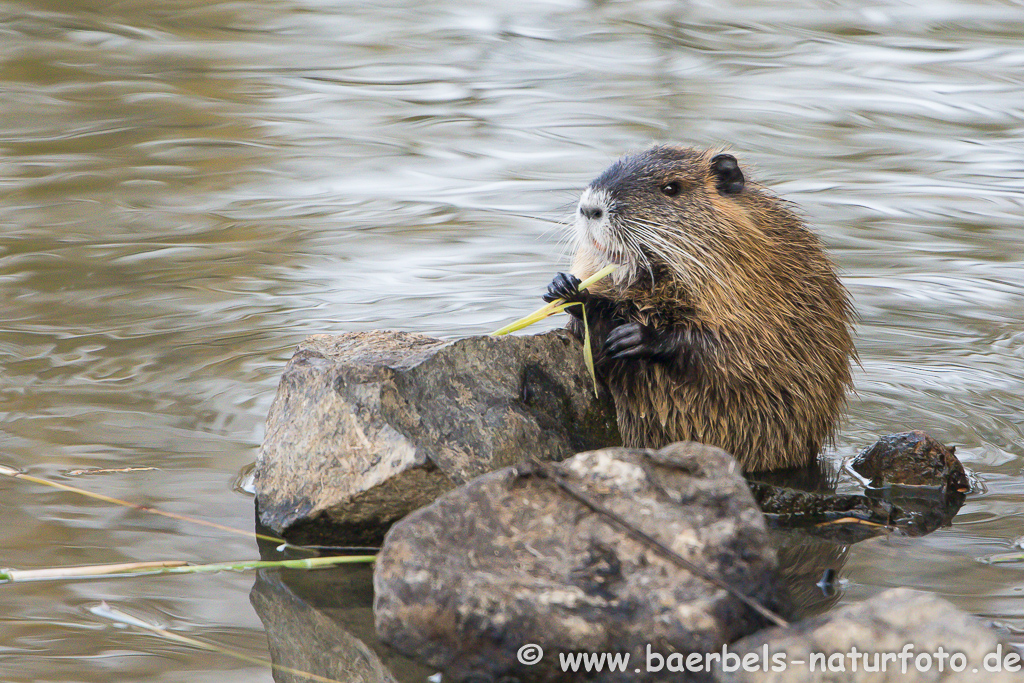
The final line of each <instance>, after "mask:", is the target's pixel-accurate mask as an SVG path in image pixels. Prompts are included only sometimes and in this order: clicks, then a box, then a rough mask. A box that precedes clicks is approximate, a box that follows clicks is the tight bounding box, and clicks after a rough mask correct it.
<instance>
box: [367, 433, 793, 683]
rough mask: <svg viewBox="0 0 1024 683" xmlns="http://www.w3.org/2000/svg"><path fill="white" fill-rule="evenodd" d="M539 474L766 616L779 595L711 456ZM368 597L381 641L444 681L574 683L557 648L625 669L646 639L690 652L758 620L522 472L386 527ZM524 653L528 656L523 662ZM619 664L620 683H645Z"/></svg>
mask: <svg viewBox="0 0 1024 683" xmlns="http://www.w3.org/2000/svg"><path fill="white" fill-rule="evenodd" d="M552 468H553V469H556V470H557V471H558V472H561V473H564V476H565V477H566V479H565V481H567V482H570V483H571V484H572V486H574V487H576V488H577V489H578V490H580V491H581V492H583V493H584V494H585V495H586V496H588V497H589V498H591V499H592V500H594V501H596V502H598V503H599V504H600V505H602V506H604V507H606V508H608V509H610V510H611V511H612V512H613V513H615V514H616V515H618V516H620V517H622V518H624V519H625V520H626V521H628V522H629V523H630V524H631V525H633V526H635V527H637V528H639V529H640V530H642V531H644V532H645V533H647V534H648V535H650V536H652V537H654V538H655V539H657V540H659V541H660V542H661V543H663V544H665V545H667V546H669V547H670V548H671V549H672V550H674V551H675V552H676V553H678V554H679V555H681V556H682V557H684V558H686V559H687V560H689V561H690V562H692V563H693V564H695V565H696V566H698V567H700V568H702V569H704V570H706V571H707V572H708V573H709V574H710V575H712V576H715V577H718V578H719V579H721V580H724V581H725V582H727V583H728V584H730V585H731V586H734V587H736V588H738V589H739V590H741V591H742V592H743V593H745V594H746V595H748V596H750V597H752V598H754V599H755V600H758V601H760V602H761V603H762V604H767V605H768V606H769V607H771V605H772V604H775V603H776V602H778V601H779V596H778V595H777V581H776V558H775V553H774V551H773V550H772V548H771V544H770V542H769V538H768V534H767V530H766V528H765V525H764V520H763V518H762V516H761V513H760V511H759V510H758V509H757V506H756V505H755V503H754V500H753V498H752V496H751V494H750V492H749V490H748V489H747V485H746V482H745V480H744V479H743V477H742V476H741V474H740V470H739V466H738V464H737V462H736V461H735V460H734V459H733V458H732V456H730V455H728V454H727V453H725V452H724V451H722V450H720V449H718V448H713V447H710V446H704V445H700V444H694V443H678V444H672V445H670V446H668V447H666V448H663V449H662V450H660V451H652V450H645V449H624V448H608V449H603V450H599V451H591V452H585V453H580V454H578V455H576V456H574V457H572V458H571V459H569V460H567V461H565V462H564V463H561V464H560V465H557V466H552ZM374 588H375V594H376V597H375V601H374V615H375V618H376V624H377V631H378V633H379V634H380V636H381V638H382V639H383V640H384V641H385V642H388V643H390V644H391V645H393V646H394V647H396V648H397V649H398V650H400V651H402V652H404V653H407V654H410V655H413V656H416V657H418V658H420V659H421V660H423V661H425V662H427V663H429V664H431V665H434V666H437V667H439V668H441V669H443V670H444V671H445V680H446V681H459V680H469V679H472V680H492V679H493V680H497V679H500V678H501V677H502V676H525V677H528V679H529V680H531V681H533V680H576V679H577V678H578V676H577V675H576V674H571V673H570V674H565V673H563V672H562V671H561V669H560V668H559V654H560V653H561V654H567V653H576V652H592V653H598V652H618V653H626V652H628V653H630V655H631V661H634V662H641V661H642V659H643V657H644V656H645V648H646V646H647V645H648V644H650V645H651V646H652V647H654V648H656V649H659V648H660V649H661V651H663V652H664V651H676V652H683V653H690V652H706V651H710V650H715V649H720V648H721V647H722V645H723V644H725V643H728V642H732V641H733V640H735V639H737V638H739V637H741V636H743V635H745V634H748V633H751V632H753V631H755V630H756V629H758V628H760V627H762V626H763V625H764V619H763V618H762V617H761V616H759V615H758V614H757V613H755V612H754V611H753V610H752V609H751V608H750V607H748V606H746V605H744V604H743V603H742V602H740V601H739V600H738V599H737V598H736V597H734V596H733V595H731V594H730V593H728V592H727V591H725V590H723V589H720V588H718V587H716V586H714V585H713V584H711V583H709V582H708V581H706V580H705V579H702V578H699V577H698V576H696V575H694V574H693V573H691V572H690V571H687V570H686V569H683V568H681V567H680V566H678V565H677V564H675V563H673V562H671V561H669V560H667V559H665V558H664V557H663V556H662V555H660V554H658V553H657V552H656V551H654V550H653V548H652V547H651V546H650V545H648V544H646V543H643V542H641V541H639V540H635V539H634V538H632V537H630V536H628V535H627V534H626V533H625V532H624V531H623V529H622V528H621V527H619V526H617V525H616V524H614V523H613V522H611V521H610V520H609V519H608V518H607V517H606V516H604V515H601V514H598V513H596V512H595V511H593V510H592V509H590V508H588V507H585V506H584V505H583V504H581V503H580V502H577V501H576V500H575V499H573V498H571V497H570V496H568V495H567V494H566V493H565V492H564V491H562V490H561V489H559V488H558V487H557V486H556V485H555V484H554V483H553V482H552V481H550V480H548V479H546V478H542V477H537V476H533V475H531V474H530V468H522V469H519V468H509V469H505V470H502V471H499V472H494V473H491V474H487V475H484V476H482V477H479V478H477V479H475V480H473V481H472V482H470V483H469V484H467V485H465V486H463V487H461V488H459V489H457V490H455V491H452V492H450V493H448V494H446V495H444V496H442V497H441V498H440V499H439V500H437V501H436V502H435V503H434V504H432V505H430V506H429V507H426V508H424V509H422V510H419V511H417V512H415V513H412V514H410V515H409V516H408V517H406V518H405V519H403V520H402V521H401V522H399V523H398V524H396V525H395V526H394V527H392V529H391V531H390V532H389V533H388V536H387V538H386V539H385V542H384V547H383V549H382V550H381V552H380V555H379V556H378V560H377V563H376V567H375V571H374ZM527 645H534V646H538V647H539V649H534V650H530V649H527V651H526V655H525V657H524V656H522V653H521V651H520V648H523V647H524V646H527ZM541 650H542V651H543V657H542V658H541V659H540V660H539V661H537V662H536V663H533V664H532V665H530V664H528V663H524V659H526V660H527V661H531V660H530V657H531V656H536V654H537V653H538V652H540V651H541ZM517 655H520V656H517ZM637 666H641V667H642V664H638V665H637ZM633 669H634V667H633V666H632V665H631V666H630V667H629V672H628V674H626V675H625V677H626V678H627V679H629V680H645V678H646V674H643V673H636V672H634V670H633ZM603 676H604V678H603V679H604V680H615V679H616V675H614V674H609V673H608V672H607V671H606V672H605V674H603ZM618 676H620V677H621V676H623V674H618ZM598 678H599V679H600V678H601V677H600V676H599V677H598Z"/></svg>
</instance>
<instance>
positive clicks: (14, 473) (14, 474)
mask: <svg viewBox="0 0 1024 683" xmlns="http://www.w3.org/2000/svg"><path fill="white" fill-rule="evenodd" d="M0 475H3V476H5V477H11V478H12V479H23V480H24V481H30V482H32V483H33V484H41V485H43V486H50V487H52V488H55V489H60V490H62V491H69V492H71V493H77V494H78V495H80V496H87V497H89V498H93V499H95V500H101V501H103V502H105V503H112V504H114V505H120V506H122V507H127V508H132V509H133V510H139V511H140V512H148V513H150V514H153V515H160V516H162V517H170V518H171V519H176V520H178V521H181V522H191V523H192V524H201V525H203V526H207V527H211V528H213V529H218V530H220V531H226V532H228V533H232V534H238V535H240V536H245V537H246V538H252V537H253V536H255V537H256V538H258V539H260V540H263V541H269V542H271V543H287V541H285V540H284V539H282V538H277V537H276V536H267V535H265V534H257V533H255V532H253V531H245V530H243V529H236V528H234V527H230V526H225V525H223V524H218V523H217V522H210V521H208V520H205V519H196V518H195V517H188V516H186V515H179V514H176V513H174V512H167V511H166V510H158V509H157V508H152V507H148V506H146V505H139V504H138V503H130V502H128V501H126V500H121V499H120V498H112V497H111V496H105V495H103V494H102V493H94V492H92V491H86V490H85V489H80V488H78V487H77V486H69V485H67V484H61V483H60V482H56V481H50V480H49V479H43V478H41V477H33V476H32V475H30V474H25V473H24V472H19V471H18V470H16V469H14V468H13V467H8V466H7V465H0Z"/></svg>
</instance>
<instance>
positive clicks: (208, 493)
mask: <svg viewBox="0 0 1024 683" xmlns="http://www.w3.org/2000/svg"><path fill="white" fill-rule="evenodd" d="M1022 33H1024V9H1022V8H1021V6H1020V5H1019V4H1017V3H1013V2H1009V1H1007V2H998V1H996V0H993V1H991V2H979V3H974V4H972V3H959V2H952V1H940V2H938V3H936V2H931V3H926V4H925V3H896V2H891V3H888V2H881V3H876V4H874V5H872V6H871V7H868V8H865V7H861V4H860V3H854V2H841V3H838V4H837V3H830V4H829V5H828V7H823V6H818V4H817V3H814V2H799V1H796V0H794V1H792V2H785V3H772V4H771V5H770V6H765V5H763V4H761V3H747V2H742V1H740V0H737V1H735V2H732V3H727V6H723V3H704V2H694V3H687V4H682V3H677V2H662V1H661V0H641V1H639V2H628V3H627V2H593V3H588V2H584V1H582V0H581V1H569V2H554V1H552V2H540V1H532V0H531V1H528V2H525V3H512V4H509V3H498V2H486V1H485V2H480V3H476V4H472V5H466V4H464V3H453V2H449V3H444V2H432V3H427V4H426V5H423V4H421V3H408V4H407V6H402V4H400V3H391V4H390V5H383V6H373V5H367V4H365V3H354V2H352V3H349V2H342V1H338V2H302V1H301V0H293V1H288V0H285V1H283V2H272V3H251V2H244V1H242V2H232V3H198V2H194V1H192V0H175V1H174V2H163V3H155V4H154V3H144V2H136V1H132V2H122V3H116V4H114V5H111V4H110V3H100V2H95V1H84V0H80V1H74V0H72V1H70V2H68V1H65V2H59V3H58V2H49V1H46V0H35V1H32V0H24V1H21V2H7V3H3V4H0V87H2V90H3V94H4V96H3V97H2V98H0V122H2V123H0V197H2V201H0V300H2V301H3V310H4V315H3V316H0V359H2V368H3V382H2V384H0V398H2V404H0V405H2V406H3V417H2V431H0V462H4V463H6V464H11V465H14V466H18V467H22V468H26V469H29V470H31V471H32V472H33V473H34V474H37V475H42V476H49V477H53V478H57V479H60V480H70V479H72V478H71V477H67V476H66V474H65V473H66V472H67V471H69V470H73V469H79V468H87V467H124V466H152V467H157V468H159V469H158V470H156V471H140V472H131V473H123V474H111V475H103V476H93V477H89V478H88V479H87V481H82V480H81V479H75V481H74V482H73V483H76V484H81V485H85V486H88V487H90V488H92V489H94V490H97V491H101V492H103V493H107V494H109V495H115V496H120V497H129V498H131V499H133V500H137V501H140V502H145V503H147V504H155V505H160V506H162V507H164V508H166V509H169V510H173V511H177V512H183V513H187V514H196V515H201V516H204V517H209V518H214V519H219V520H221V521H227V522H228V523H231V524H233V525H235V526H239V527H243V528H250V527H251V524H252V515H253V512H252V503H251V500H249V499H248V498H247V497H245V496H244V495H242V494H240V493H238V492H235V491H234V490H233V488H232V486H233V482H234V480H235V477H236V475H237V473H238V471H239V470H241V469H242V468H243V467H245V466H246V465H247V464H248V463H250V462H251V461H252V459H253V457H254V447H255V446H256V445H257V444H258V443H259V441H260V438H261V433H262V422H263V419H264V417H265V414H266V410H267V407H268V405H269V402H270V399H271V398H272V394H273V391H274V387H275V384H276V380H277V376H278V374H279V372H280V370H281V368H282V366H283V363H284V361H285V360H286V358H287V357H288V355H289V351H290V348H291V347H292V346H293V345H294V344H295V343H296V342H297V341H298V340H299V339H301V338H302V337H303V336H304V335H306V334H308V333H312V332H336V331H341V330H352V329H368V328H378V327H387V328H401V329H406V330H413V331H422V332H429V333H433V334H439V335H443V336H449V337H453V336H459V335H464V334H471V333H481V332H485V331H487V330H490V329H493V328H494V327H495V326H496V323H498V322H499V321H507V320H509V319H513V318H515V317H518V316H519V315H520V314H522V313H524V312H526V311H528V310H532V309H533V308H534V307H535V305H536V303H537V296H538V294H539V293H540V291H541V289H542V287H543V286H544V285H545V284H546V283H547V282H548V281H549V279H550V275H551V273H552V272H554V271H555V270H556V269H557V268H558V267H559V266H560V265H561V264H562V263H564V259H563V258H561V247H560V246H559V243H558V237H559V235H560V232H561V230H562V229H561V228H560V226H559V225H558V221H560V220H562V219H564V218H565V216H566V215H567V212H568V209H569V207H571V205H572V202H573V199H574V194H575V192H577V191H578V189H579V188H580V187H581V186H582V185H583V184H584V183H585V182H586V181H587V180H589V179H590V177H592V176H593V175H595V174H596V173H597V172H598V171H599V170H600V169H603V168H604V167H605V166H606V165H607V164H608V162H609V161H610V160H611V159H613V158H615V157H617V156H618V155H619V154H621V153H622V152H624V151H626V150H628V149H633V148H637V147H641V146H644V145H646V144H648V143H649V142H651V141H664V140H675V141H689V142H694V143H697V144H702V145H714V144H728V145H730V146H731V148H732V150H733V152H734V153H735V154H736V155H737V156H739V157H741V158H743V159H744V160H747V161H749V162H751V163H753V164H754V166H755V168H756V169H757V172H756V175H757V176H758V177H759V178H760V179H762V180H764V181H765V182H767V183H768V184H770V185H772V186H773V187H775V188H776V189H777V190H778V191H779V192H781V193H783V194H784V195H785V196H786V197H787V198H789V199H792V200H794V201H796V202H798V203H799V204H800V205H801V207H802V209H803V211H804V213H805V214H806V215H807V216H808V217H809V219H810V220H811V222H812V223H813V224H815V225H816V226H817V228H818V229H819V230H820V232H821V233H822V235H823V237H824V238H825V240H826V241H827V242H828V244H829V245H830V247H831V248H832V250H833V253H834V254H835V257H836V259H837V261H838V262H839V264H840V266H841V268H842V270H843V272H844V276H845V280H846V282H847V284H848V285H849V287H850V289H851V291H852V293H853V295H854V297H855V300H856V304H857V307H858V310H859V311H860V314H861V318H862V322H861V325H860V328H859V348H860V352H861V358H862V361H863V367H862V369H861V370H860V371H859V373H858V375H857V378H856V379H857V387H858V394H857V396H856V397H854V399H853V400H852V402H851V406H850V411H849V420H848V422H847V424H846V425H845V428H844V431H843V435H842V437H841V439H840V442H839V444H837V449H836V454H837V456H847V455H852V454H853V453H855V452H856V451H857V450H858V449H859V448H860V447H861V446H863V445H866V444H868V443H871V442H872V441H873V440H874V438H875V437H876V436H877V435H878V434H882V433H887V432H896V431H904V430H906V429H909V428H920V429H924V430H926V431H928V432H930V433H932V434H933V435H934V436H935V437H937V438H939V439H940V440H943V441H946V442H951V443H955V444H957V446H958V455H960V456H961V457H962V458H963V460H964V462H965V464H966V465H967V467H968V468H969V469H970V470H971V471H972V472H973V473H974V477H975V480H976V481H977V483H978V485H979V493H977V494H975V495H972V496H971V497H970V498H969V499H968V501H967V503H966V505H965V506H964V508H963V510H962V511H961V512H960V514H959V516H958V517H957V518H956V520H955V521H954V524H953V526H952V527H951V528H949V529H943V530H940V531H938V532H936V533H934V534H932V535H930V536H926V537H923V538H892V539H876V540H873V541H869V542H865V543H863V544H859V545H857V546H855V547H854V548H853V549H851V551H850V552H849V555H848V561H847V564H846V567H845V569H844V570H843V578H844V579H848V580H849V584H848V587H847V591H846V593H845V594H844V595H843V597H842V600H844V601H855V600H860V599H862V598H864V597H866V596H868V595H871V594H874V593H876V592H878V591H879V590H881V589H883V588H884V587H887V586H892V585H911V586H917V587H920V588H923V589H926V590H931V591H935V592H937V593H940V594H942V595H944V596H947V597H949V598H950V599H952V600H953V601H954V602H956V603H957V604H958V605H959V606H961V607H963V608H965V609H967V610H970V611H972V612H974V613H977V614H980V615H983V616H986V617H989V618H992V619H994V620H995V621H997V622H998V623H999V624H1001V625H1002V626H1003V628H1005V629H1007V630H1008V631H1010V632H1011V633H1016V634H1018V637H1019V634H1020V633H1021V632H1024V596H1022V594H1021V587H1020V585H1021V581H1020V568H1019V567H1018V568H1014V567H1012V566H988V565H982V564H979V563H977V562H976V561H975V558H976V557H980V556H985V555H988V554H992V553H995V552H1005V551H1007V550H1009V549H1011V547H1012V544H1013V543H1014V541H1015V539H1017V538H1018V537H1019V536H1020V534H1021V531H1020V529H1021V528H1022V526H1024V524H1022V521H1024V520H1022V519H1021V517H1022V516H1024V512H1022V510H1024V506H1022V505H1021V499H1022V496H1024V485H1022V484H1021V474H1022V464H1024V417H1022V411H1021V409H1020V396H1022V395H1024V363H1022V361H1024V332H1022V329H1024V328H1022V313H1021V311H1024V268H1022V267H1021V265H1022V264H1021V260H1022V258H1021V254H1022V253H1024V237H1022V232H1021V230H1020V220H1021V218H1020V217H1021V214H1022V206H1024V199H1022V194H1021V191H1020V178H1021V176H1022V175H1024V163H1022V161H1021V159H1022V158H1024V111H1022V108H1021V100H1020V91H1021V80H1022V79H1021V76H1020V74H1021V73H1024V51H1022V50H1021V49H1020V35H1021V34H1022ZM843 485H845V486H847V487H852V486H853V485H854V484H853V482H852V481H845V482H841V486H843ZM0 492H2V494H0V515H2V520H3V526H4V529H5V531H4V534H3V537H2V544H3V547H4V554H3V558H2V559H0V564H3V565H9V566H16V567H42V566H51V565H63V564H76V563H96V562H117V561H129V560H153V559H179V558H180V559H188V560H216V559H233V558H240V557H251V556H252V555H253V553H254V552H255V548H254V547H253V544H252V543H249V542H247V541H245V540H244V539H242V540H235V539H232V538H223V537H222V536H221V535H218V534H216V533H210V532H207V531H206V530H204V529H202V528H193V527H188V526H185V525H181V524H174V523H170V522H169V521H166V520H161V519H154V518H151V517H145V516H143V515H141V514H139V513H135V512H130V511H124V510H119V509H111V508H110V507H108V506H106V505H103V504H101V503H96V502H91V501H87V500H81V499H76V498H72V497H70V496H69V495H66V494H62V493H59V492H54V491H49V490H40V489H39V488H37V487H33V486H30V485H28V484H26V483H24V482H13V481H0ZM251 586H252V577H251V576H248V577H247V576H239V575H226V576H204V577H174V578H163V579H160V578H150V579H140V580H135V581H126V580H120V581H107V582H97V583H88V584H86V583H80V584H70V585H63V586H62V585H47V584H27V585H17V586H5V587H3V592H4V594H5V602H4V604H5V605H7V608H6V609H5V610H4V614H3V615H2V616H0V641H2V642H3V643H4V655H3V657H4V659H3V660H2V663H0V668H2V670H3V676H4V678H5V680H11V681H51V680H52V681H62V680H68V679H71V678H73V679H75V680H107V679H108V678H109V677H110V675H112V672H116V676H115V677H116V678H117V679H118V680H123V681H134V680H139V681H141V680H147V681H148V680H165V679H166V680H189V681H206V680H210V681H213V680H216V681H218V682H223V681H225V680H236V679H237V680H246V681H251V680H270V674H269V673H267V672H266V671H263V670H259V669H257V668H256V667H252V668H247V667H244V666H243V667H241V668H239V665H237V664H236V663H235V662H232V661H230V660H225V659H224V658H223V657H221V656H219V655H213V654H208V653H199V652H193V651H190V650H187V649H182V648H181V647H180V646H178V645H174V644H170V643H165V642H161V641H158V640H156V639H154V638H153V637H152V636H147V635H144V634H138V633H133V632H130V631H123V630H117V629H113V628H110V627H109V626H108V625H106V624H102V623H99V622H98V621H97V620H95V619H94V618H92V617H91V616H89V614H88V612H87V610H86V609H85V608H86V607H88V606H89V605H91V604H93V603H95V602H96V601H98V600H101V599H105V600H107V601H108V602H111V603H112V604H114V605H118V606H121V607H125V606H131V607H132V608H134V609H135V611H136V613H145V614H146V615H148V616H150V617H152V618H157V619H160V620H162V621H163V622H164V623H166V624H167V625H169V626H172V627H175V628H183V629H188V630H190V631H192V633H193V634H194V635H202V636H206V637H209V638H211V639H214V640H216V641H218V642H221V643H224V644H227V645H230V646H232V647H236V648H239V649H243V650H245V651H247V652H250V653H253V654H256V655H258V656H265V655H266V653H267V647H268V646H267V640H266V636H265V634H264V632H263V628H262V626H261V623H260V621H259V619H258V618H257V616H256V614H255V613H254V612H253V610H252V609H251V607H250V606H249V605H248V602H247V600H248V598H247V594H248V591H249V588H250V587H251Z"/></svg>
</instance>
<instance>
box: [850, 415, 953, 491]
mask: <svg viewBox="0 0 1024 683" xmlns="http://www.w3.org/2000/svg"><path fill="white" fill-rule="evenodd" d="M954 450H955V449H953V448H947V447H946V446H944V445H942V444H941V443H939V442H938V441H936V440H935V439H933V438H932V437H930V436H928V435H927V434H925V433H924V432H922V431H920V430H916V431H913V432H906V433H904V434H889V435H888V436H883V437H882V438H880V439H879V440H878V441H877V442H876V443H875V444H874V445H873V446H871V447H869V448H866V449H864V450H863V451H861V453H860V454H859V455H858V456H857V457H856V458H855V459H854V461H853V464H852V467H853V469H854V470H856V471H857V473H859V474H860V475H861V476H863V477H866V478H868V479H870V480H871V485H872V486H876V487H880V486H891V485H894V484H895V485H899V486H933V487H937V488H947V489H949V490H953V491H961V492H962V491H967V490H968V489H970V483H969V482H968V481H967V473H966V472H964V466H963V465H961V464H960V461H959V460H957V457H956V455H954Z"/></svg>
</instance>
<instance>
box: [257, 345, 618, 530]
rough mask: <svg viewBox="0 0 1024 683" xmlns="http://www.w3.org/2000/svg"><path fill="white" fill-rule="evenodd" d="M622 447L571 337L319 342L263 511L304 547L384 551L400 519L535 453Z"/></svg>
mask: <svg viewBox="0 0 1024 683" xmlns="http://www.w3.org/2000/svg"><path fill="white" fill-rule="evenodd" d="M617 443H619V438H618V433H617V431H616V427H615V413H614V408H613V407H612V405H611V402H610V400H609V399H608V398H607V396H602V397H601V398H596V397H595V396H594V390H593V384H592V381H591V379H590V376H589V375H588V374H587V371H586V369H585V366H584V362H583V353H582V346H581V344H580V343H579V342H578V341H576V340H575V339H574V338H573V337H571V336H570V335H569V334H568V333H567V332H565V331H562V330H557V331H553V332H549V333H546V334H540V335H534V336H522V337H514V336H507V337H469V338H466V339H459V340H457V341H454V342H443V341H441V340H438V339H433V338H430V337H426V336H423V335H417V334H409V333H404V332H386V331H374V332H353V333H347V334H341V335H337V336H330V335H316V336H313V337H310V338H308V339H307V340H306V341H304V342H303V343H302V344H301V345H300V346H299V348H298V349H297V350H296V352H295V355H294V356H293V357H292V359H291V361H290V362H289V363H288V367H287V368H286V369H285V371H284V375H283V376H282V378H281V383H280V385H279V387H278V391H277V396H276V398H275V399H274V403H273V405H272V406H271V409H270V415H269V417H268V419H267V435H266V438H265V440H264V442H263V446H262V448H261V449H260V452H259V455H258V457H257V460H256V472H255V488H256V500H257V506H258V509H259V516H260V521H261V522H262V523H263V524H264V525H265V526H266V527H267V528H269V529H272V530H273V531H275V532H277V533H279V534H283V535H285V536H287V537H288V538H289V540H292V541H294V542H299V543H334V544H346V545H352V544H376V543H378V542H379V541H380V539H381V538H382V537H383V535H384V532H385V531H386V530H387V528H388V526H390V524H392V523H393V522H394V521H395V520H398V519H400V518H401V517H403V516H404V515H406V514H408V513H409V512H412V511H413V510H416V509H417V508H420V507H422V506H424V505H427V504H428V503H430V502H432V501H433V500H435V499H436V498H437V497H438V496H440V495H441V494H442V493H444V492H445V491H448V490H450V489H452V488H454V487H456V486H458V485H460V484H463V483H465V482H466V481H469V480H470V479H472V478H473V477H475V476H477V475H480V474H483V473H485V472H490V471H493V470H496V469H499V468H501V467H506V466H508V465H511V464H513V463H516V462H519V461H520V460H522V458H523V456H524V454H527V453H528V454H531V455H533V456H535V457H537V458H540V459H544V460H560V459H562V458H565V457H568V456H569V455H571V454H573V453H575V452H577V451H580V450H583V449H587V448H597V447H601V446H606V445H609V444H617Z"/></svg>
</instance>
